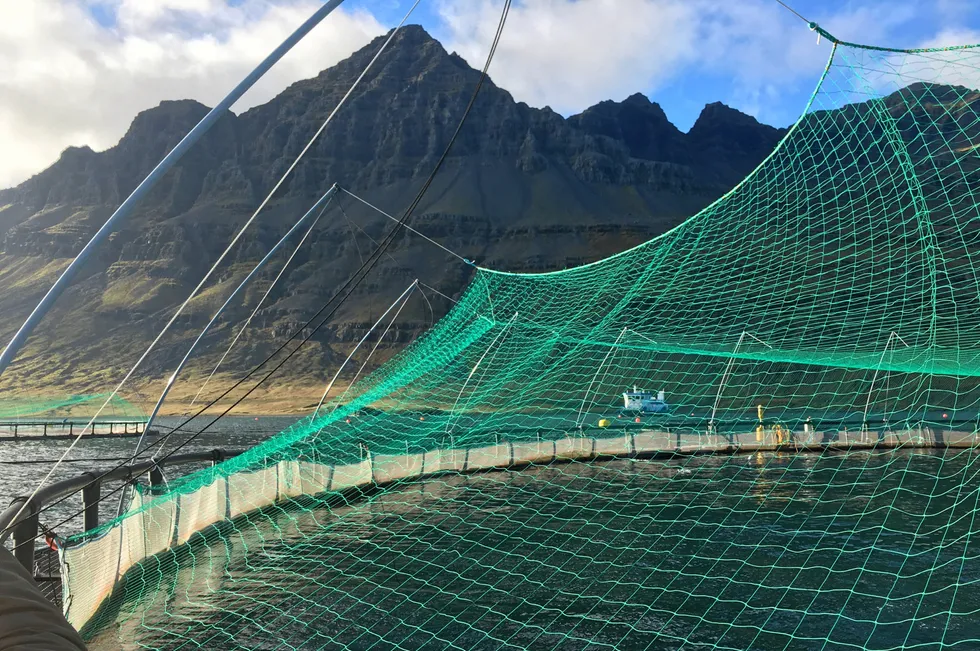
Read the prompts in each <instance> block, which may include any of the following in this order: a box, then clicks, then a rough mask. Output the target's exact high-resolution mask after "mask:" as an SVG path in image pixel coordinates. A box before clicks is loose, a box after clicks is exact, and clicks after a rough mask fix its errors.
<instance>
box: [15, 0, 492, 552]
mask: <svg viewBox="0 0 980 651" xmlns="http://www.w3.org/2000/svg"><path fill="white" fill-rule="evenodd" d="M415 4H416V5H417V4H418V2H416V3H415ZM510 6H511V0H505V2H504V7H503V10H502V12H501V15H500V21H499V23H498V25H497V31H496V33H495V35H494V40H493V44H492V46H491V48H490V52H489V54H488V55H487V59H486V62H485V63H484V65H483V70H482V71H481V74H480V79H479V81H478V82H477V85H476V87H475V88H474V90H473V94H472V96H471V97H470V101H469V103H468V104H467V106H466V109H465V110H464V111H463V115H462V117H461V118H460V121H459V124H458V125H457V127H456V130H455V131H454V132H453V135H452V137H451V138H450V140H449V143H448V144H447V145H446V149H445V151H443V154H442V156H440V158H439V160H438V161H437V162H436V165H435V167H434V168H433V170H432V172H431V173H430V175H429V177H428V178H427V179H426V182H425V183H424V184H423V185H422V188H421V189H420V190H419V192H418V194H417V195H416V197H415V199H414V201H413V202H412V204H411V205H410V206H409V207H408V209H406V211H405V214H404V216H403V217H402V219H401V220H400V221H399V223H398V224H396V226H395V228H393V229H392V230H391V231H390V232H389V233H388V234H387V235H386V236H385V237H384V238H383V240H382V242H381V244H380V245H379V247H378V248H377V249H375V251H374V252H372V254H371V256H370V257H369V258H368V260H367V261H365V263H364V264H363V265H361V267H360V268H359V269H358V270H357V271H355V272H354V274H353V275H352V276H351V277H350V278H349V279H348V280H347V282H346V283H345V284H344V286H343V287H341V288H340V290H338V291H337V292H336V293H335V294H334V295H333V296H331V298H330V299H328V300H327V302H326V303H324V305H323V306H322V307H321V308H320V309H319V310H318V311H317V313H316V314H314V315H313V317H312V318H311V319H310V320H309V321H307V322H306V324H304V325H303V326H301V327H300V328H298V329H297V330H296V331H294V333H293V334H292V336H290V338H289V339H288V340H286V341H285V342H284V343H283V344H282V345H281V346H280V347H279V348H277V349H276V350H275V351H273V352H272V353H271V354H270V355H269V356H268V357H266V358H265V360H263V361H262V362H261V363H260V364H258V365H257V366H255V367H254V368H253V369H252V370H251V371H249V372H248V373H247V374H246V375H245V376H244V377H243V378H242V379H240V380H239V381H238V382H236V383H235V384H234V385H232V386H231V387H229V388H228V389H227V390H225V391H224V392H223V393H222V394H221V395H219V396H218V397H217V398H215V399H214V400H212V401H211V402H209V403H208V404H207V405H204V406H203V407H202V408H201V409H200V410H199V411H198V412H197V413H196V414H194V415H193V416H191V417H189V418H188V419H187V420H185V421H184V422H182V423H181V424H180V425H178V426H177V427H176V428H174V429H172V430H171V431H170V432H168V433H167V434H166V435H165V436H163V437H161V438H160V439H158V440H157V441H154V442H153V443H151V444H150V445H148V446H147V447H145V448H144V449H143V452H144V453H145V452H147V451H148V450H151V449H152V448H153V447H155V446H157V445H160V444H162V443H163V442H165V441H166V440H167V439H168V438H169V437H170V435H171V434H173V433H174V432H175V431H177V430H178V429H180V428H182V427H183V426H185V425H187V424H188V423H190V422H191V421H193V420H194V419H195V418H197V417H199V416H200V415H202V414H203V413H204V412H206V411H207V410H208V409H210V408H211V407H213V406H214V405H215V404H217V403H218V402H219V401H221V400H222V399H223V398H224V397H225V396H227V395H228V394H229V393H231V392H232V391H234V390H235V389H237V388H238V387H239V386H241V385H242V384H244V383H245V382H246V381H247V380H248V379H249V378H250V377H252V376H253V375H254V374H255V373H257V372H258V371H259V370H260V369H261V368H262V367H264V366H265V365H266V364H267V363H269V362H270V361H271V360H272V359H273V358H274V357H275V356H276V355H278V354H279V353H280V352H281V351H282V350H284V349H285V348H286V346H288V345H289V344H290V343H292V341H293V340H295V339H296V338H297V337H298V336H299V335H300V333H302V332H303V330H305V329H306V328H307V327H309V326H310V325H311V324H312V323H313V322H314V321H316V320H317V318H319V316H320V315H321V314H322V313H323V312H325V311H326V310H327V309H328V308H329V307H330V305H331V304H332V303H333V301H334V300H336V299H337V297H339V296H340V295H341V294H343V293H344V292H345V291H346V292H347V293H346V295H345V296H344V297H343V298H342V299H341V300H340V302H339V303H338V304H337V305H335V306H334V307H333V309H331V310H330V312H329V313H328V314H327V316H325V317H324V318H323V320H322V321H320V323H319V324H318V325H317V326H316V327H315V328H313V330H312V331H311V332H310V334H309V335H307V336H306V337H305V338H304V339H303V340H302V341H301V342H300V343H299V345H297V346H296V348H294V349H293V350H292V352H290V353H289V354H288V355H287V356H286V357H285V358H284V359H283V360H282V361H280V362H279V363H278V364H276V366H275V367H273V368H272V370H271V371H269V372H268V373H267V374H266V375H265V376H263V377H262V378H261V379H260V380H259V381H258V382H257V383H256V384H255V385H254V386H253V387H252V388H250V389H249V390H248V391H246V392H245V394H244V395H242V396H241V397H240V398H238V399H237V400H236V401H235V402H234V403H232V404H231V405H230V406H229V407H228V408H227V409H225V410H224V411H223V412H221V413H220V414H218V415H217V416H216V417H215V418H214V419H213V420H212V421H211V422H209V423H208V424H207V425H205V426H204V427H203V428H202V429H200V430H198V431H197V432H196V433H195V434H193V435H191V436H190V437H189V438H188V439H187V440H185V441H184V442H183V443H181V444H180V445H178V446H176V447H175V448H174V449H172V450H170V452H168V453H167V454H165V455H163V456H162V457H161V458H160V459H159V462H161V463H162V462H164V461H166V459H167V458H169V457H170V456H172V455H173V454H175V453H176V452H178V451H179V450H181V449H182V448H183V447H184V446H186V445H187V444H189V443H191V442H192V441H193V440H194V439H196V438H197V437H198V436H200V435H201V434H203V433H204V432H206V431H207V430H208V429H209V428H210V427H211V426H212V425H214V424H215V423H216V422H218V421H219V420H220V419H221V418H223V417H224V416H226V415H227V414H228V413H229V412H231V410H232V409H234V408H235V407H236V406H238V405H239V404H240V403H241V402H242V401H243V400H244V399H245V398H247V397H248V396H249V395H251V393H252V392H253V391H255V390H256V389H258V388H259V387H260V386H261V385H262V384H264V383H265V382H266V380H268V379H269V378H270V377H272V375H273V374H274V373H275V372H276V371H278V370H279V369H280V368H281V367H282V366H283V365H284V364H285V363H286V362H287V361H289V360H290V359H291V358H292V356H293V355H295V354H296V353H297V352H299V350H300V349H301V348H302V347H303V345H304V344H306V343H307V342H309V341H310V339H312V338H313V337H314V336H315V335H316V333H317V332H318V331H319V330H320V328H322V327H323V326H324V325H325V324H326V323H327V322H328V321H329V320H330V319H331V318H332V317H333V315H334V314H336V312H337V310H339V309H340V307H341V306H342V305H343V303H344V301H346V300H347V298H349V297H350V295H351V294H352V293H353V292H354V290H355V289H357V287H358V285H360V283H361V282H362V281H363V280H364V278H365V277H366V276H367V274H368V273H369V272H370V271H371V269H373V268H374V266H375V265H376V264H377V262H378V260H380V259H381V256H382V255H384V254H385V252H386V251H387V249H388V247H389V246H391V243H392V242H393V241H394V237H395V236H396V235H397V234H398V233H399V231H400V230H401V226H404V225H406V222H407V221H408V219H410V218H411V216H412V214H413V213H414V211H415V209H416V208H417V207H418V205H419V203H420V202H421V201H422V198H423V197H424V196H425V193H426V191H427V190H428V189H429V187H430V186H431V185H432V182H433V180H434V179H435V177H436V174H437V173H438V172H439V170H440V168H441V167H442V164H443V163H444V162H445V160H446V158H447V157H448V156H449V152H450V151H451V149H452V147H453V145H454V144H455V142H456V139H457V138H458V137H459V134H460V132H461V131H462V128H463V125H464V124H465V123H466V119H467V117H469V114H470V112H471V111H472V109H473V105H474V104H475V103H476V98H477V96H478V95H479V93H480V90H481V89H482V88H483V84H484V83H485V82H486V80H487V78H488V70H489V68H490V63H491V61H492V60H493V57H494V54H495V53H496V51H497V46H498V44H499V42H500V37H501V35H502V33H503V29H504V25H505V24H506V22H507V16H508V14H509V12H510ZM414 8H415V5H413V6H412V9H414ZM407 17H408V16H407V15H406V17H405V18H406V19H407ZM402 22H404V19H403V21H402ZM136 458H138V455H133V456H131V457H130V458H129V461H135V460H136ZM127 463H128V462H127ZM120 465H124V464H120ZM116 467H117V468H118V467H119V466H116ZM114 469H115V468H113V469H112V470H114ZM112 470H108V471H106V472H105V473H104V474H103V475H101V476H99V477H97V478H95V479H93V480H92V482H90V483H89V485H91V484H93V483H95V482H97V481H100V480H101V479H102V477H104V476H105V475H107V474H109V473H110V472H112ZM118 490H120V489H119V488H116V489H113V490H112V491H108V492H106V493H104V494H103V495H102V496H101V497H100V498H99V500H98V501H99V502H101V501H103V500H105V499H108V498H109V497H110V496H111V495H113V494H114V493H115V492H117V491H118ZM35 492H36V491H35ZM69 497H70V496H65V497H63V498H61V499H59V500H56V501H54V502H52V503H51V504H49V505H47V506H46V507H44V508H42V509H39V511H38V514H40V513H43V512H44V511H47V510H50V509H51V508H52V507H54V506H55V505H56V504H59V503H61V502H63V501H65V500H67V499H68V498H69ZM27 503H28V502H25V505H26V504H27ZM21 511H23V507H22V508H21ZM82 513H84V511H78V512H76V513H75V514H73V515H71V516H70V517H69V518H66V519H65V520H62V521H61V522H60V523H59V524H57V525H55V526H56V527H58V526H61V525H62V524H65V523H67V522H69V521H70V520H72V519H74V518H76V517H78V516H79V515H80V514H82ZM19 514H20V512H18V514H17V515H19ZM16 517H17V516H15V518H14V519H15V520H16ZM11 528H12V527H11V526H8V527H7V528H5V529H3V530H0V539H2V538H3V537H4V536H6V535H8V533H9V531H10V530H11ZM27 542H28V541H25V542H23V543H19V545H20V544H27ZM19 545H18V546H19Z"/></svg>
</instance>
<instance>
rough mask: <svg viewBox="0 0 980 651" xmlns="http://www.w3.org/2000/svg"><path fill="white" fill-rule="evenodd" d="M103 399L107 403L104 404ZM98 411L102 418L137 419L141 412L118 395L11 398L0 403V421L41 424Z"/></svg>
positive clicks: (81, 416)
mask: <svg viewBox="0 0 980 651" xmlns="http://www.w3.org/2000/svg"><path fill="white" fill-rule="evenodd" d="M106 400H108V401H109V402H108V403H107V404H106ZM103 405H105V407H104V408H103V409H102V413H103V414H105V417H107V418H108V417H125V418H139V417H141V416H142V415H143V412H142V410H140V409H138V408H137V407H136V406H135V405H133V404H132V403H130V402H129V401H128V400H126V399H125V398H122V397H120V396H118V395H111V396H110V395H109V394H105V393H96V394H82V395H72V396H24V395H19V396H13V397H6V398H4V399H3V400H0V421H9V422H18V421H21V420H26V421H27V422H31V421H45V420H51V419H59V418H63V417H68V416H70V417H72V418H76V419H77V418H84V417H85V416H91V415H93V414H95V413H96V412H97V411H99V408H101V407H103Z"/></svg>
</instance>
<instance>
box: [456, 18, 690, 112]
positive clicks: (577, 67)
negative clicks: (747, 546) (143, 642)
mask: <svg viewBox="0 0 980 651" xmlns="http://www.w3.org/2000/svg"><path fill="white" fill-rule="evenodd" d="M500 4H501V3H500V2H498V1H496V0H455V1H453V2H448V1H445V0H444V1H443V2H441V3H440V4H439V5H438V10H439V13H440V16H441V18H442V19H443V21H444V23H445V26H446V29H447V31H448V34H447V38H446V47H447V49H450V50H456V51H457V52H459V54H460V55H461V56H462V57H463V58H464V59H466V60H467V61H468V62H469V63H470V64H471V65H473V66H479V65H480V64H481V63H482V62H483V61H484V60H485V58H486V53H487V50H488V48H489V46H490V43H491V42H492V40H493V34H494V32H495V30H496V27H497V21H498V18H499V15H500ZM697 26H698V16H697V13H696V7H695V6H694V3H691V2H687V1H685V0H594V1H588V2H586V1H574V0H534V1H533V2H527V3H524V4H520V5H518V4H515V5H514V6H513V7H512V9H511V12H510V16H509V18H508V22H507V26H506V29H505V31H504V35H503V37H502V38H501V41H500V45H499V47H498V49H497V52H496V54H495V56H494V60H493V67H492V69H491V76H492V77H493V79H494V81H496V82H497V83H498V84H499V85H501V86H503V87H504V88H506V89H507V90H509V91H511V92H512V93H513V94H514V96H515V97H516V98H517V99H518V100H521V101H525V102H528V103H529V104H532V105H534V106H544V105H546V104H547V105H550V106H552V107H553V108H555V109H556V110H558V111H560V112H567V111H568V110H579V109H581V108H584V107H585V106H588V105H590V104H593V103H595V102H597V101H600V100H603V99H609V98H610V97H614V98H621V97H623V96H625V95H628V94H630V93H633V92H636V91H637V90H640V89H642V88H650V87H655V86H657V85H659V84H661V83H663V82H664V81H666V80H667V79H668V78H670V76H671V75H673V74H674V73H675V72H676V71H677V70H678V69H680V68H682V67H683V66H685V65H686V64H687V63H689V62H690V61H691V60H693V59H695V58H696V57H697V39H696V36H697Z"/></svg>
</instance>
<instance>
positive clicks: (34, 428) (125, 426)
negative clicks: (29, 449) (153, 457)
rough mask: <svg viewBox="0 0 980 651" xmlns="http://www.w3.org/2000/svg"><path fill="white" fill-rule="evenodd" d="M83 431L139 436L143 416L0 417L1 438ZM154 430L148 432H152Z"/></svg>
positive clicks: (73, 434)
mask: <svg viewBox="0 0 980 651" xmlns="http://www.w3.org/2000/svg"><path fill="white" fill-rule="evenodd" d="M82 431H84V432H85V433H84V435H83V436H84V437H85V438H127V437H135V436H142V435H143V432H144V431H146V421H145V420H100V421H96V422H94V423H92V424H91V427H89V422H88V421H87V420H84V421H72V420H48V421H43V420H17V421H0V442H5V441H43V440H47V439H53V440H58V439H73V438H75V437H76V436H77V435H78V433H79V432H82ZM153 433H154V431H153V430H150V432H148V434H150V435H152V434H153Z"/></svg>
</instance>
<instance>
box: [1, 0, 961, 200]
mask: <svg viewBox="0 0 980 651" xmlns="http://www.w3.org/2000/svg"><path fill="white" fill-rule="evenodd" d="M414 2H415V0H346V2H344V4H343V5H342V6H341V8H340V9H338V10H337V11H335V12H334V13H333V14H331V15H330V16H328V17H327V19H326V20H325V21H324V22H323V23H322V24H321V25H320V26H318V27H317V28H316V29H315V30H313V31H312V32H311V33H310V34H309V36H308V37H307V38H306V39H305V40H304V41H303V42H302V43H301V44H300V45H299V46H297V47H296V48H295V49H294V50H293V52H291V53H290V54H289V55H287V56H286V57H285V58H284V59H283V60H282V61H281V62H280V63H279V64H278V65H277V66H276V67H275V68H274V69H273V70H272V71H270V73H269V74H268V75H267V76H266V77H265V78H263V79H262V80H261V81H260V82H259V83H258V84H257V85H256V86H255V88H253V89H252V90H251V91H249V93H247V94H246V95H245V96H244V97H243V98H242V99H241V100H239V102H238V103H237V104H236V105H235V106H234V107H233V109H234V110H235V111H236V112H240V111H242V110H245V109H247V108H249V107H251V106H255V105H257V104H261V103H263V102H266V101H268V100H269V99H271V98H272V97H274V96H275V95H276V94H277V93H279V92H280V91H282V90H283V89H284V88H285V87H286V86H287V85H289V84H290V83H292V82H294V81H297V80H299V79H303V78H307V77H311V76H313V75H315V74H316V73H317V72H319V71H320V70H322V69H324V68H327V67H329V66H331V65H333V64H335V63H337V62H338V61H340V60H342V59H343V58H345V57H346V56H348V55H350V53H351V52H353V51H354V50H356V49H358V48H360V47H362V46H363V45H365V44H366V43H367V42H368V41H369V40H370V39H371V38H373V37H375V36H378V35H380V34H383V33H385V32H386V31H387V30H388V29H390V28H391V27H393V26H395V25H396V24H397V23H398V22H399V21H401V19H402V18H403V16H404V15H405V14H406V12H408V10H409V9H410V7H411V5H412V4H413V3H414ZM502 2H503V0H419V3H418V6H417V8H416V9H415V10H414V12H413V13H412V15H411V17H410V18H409V20H408V22H409V23H418V24H421V25H423V26H424V27H425V28H426V29H427V30H428V31H429V33H431V34H432V35H433V36H435V37H436V38H438V39H439V40H440V41H441V42H442V43H443V44H444V45H445V46H446V49H448V50H449V51H456V52H458V53H459V54H460V55H461V56H463V57H464V58H465V59H466V60H467V61H468V62H469V63H470V64H471V65H473V66H474V67H480V66H481V65H482V62H483V60H484V58H485V56H486V52H487V49H488V48H489V45H490V42H491V40H492V37H493V32H494V30H495V28H496V24H497V20H498V17H499V12H500V8H501V6H502ZM319 4H320V3H319V0H0V188H3V187H9V186H12V185H15V184H17V183H19V182H21V181H23V180H25V179H27V178H28V177H30V176H31V175H32V174H35V173H37V172H39V171H41V170H42V169H44V168H45V167H47V166H48V165H50V164H52V163H53V162H54V161H55V160H56V159H57V158H58V156H59V155H60V153H61V152H62V151H63V150H64V149H65V148H66V147H68V146H70V145H75V146H80V145H88V146H90V147H92V148H93V149H95V150H103V149H106V148H108V147H111V146H112V145H114V144H115V143H116V142H118V140H119V138H120V137H121V136H122V135H123V134H124V133H125V131H126V129H127V127H128V126H129V124H130V122H131V121H132V119H133V117H134V116H135V115H136V114H137V113H138V112H139V111H142V110H145V109H147V108H151V107H153V106H156V105H157V104H159V103H160V101H162V100H166V99H181V98H193V99H197V100H199V101H201V102H204V103H205V104H208V105H214V104H215V103H216V102H217V101H219V100H220V99H221V97H223V96H224V94H225V93H226V92H227V91H228V90H230V89H231V88H232V87H233V86H234V85H235V84H236V83H237V82H238V80H239V79H240V78H241V77H243V76H244V75H245V74H247V73H248V72H249V71H250V70H251V69H252V67H254V65H255V64H256V63H258V61H260V60H261V59H262V58H264V57H265V56H266V55H267V54H268V53H269V52H270V51H271V50H272V49H273V48H274V47H276V45H278V44H279V42H280V41H281V40H282V39H283V38H285V36H286V35H287V34H288V33H290V32H291V31H292V30H293V29H294V28H295V27H296V26H298V25H299V24H300V23H302V22H303V20H305V18H306V17H307V16H308V15H310V14H311V13H312V12H313V11H314V10H315V8H316V7H317V6H318V5H319ZM788 4H790V5H791V6H793V8H794V9H796V11H798V12H799V13H800V14H802V15H803V16H805V17H806V18H808V19H809V20H812V21H815V22H817V23H819V24H820V25H821V26H822V27H823V28H824V29H826V30H827V31H828V32H830V33H832V34H834V35H835V36H836V37H837V38H838V39H840V40H844V41H851V42H858V43H865V44H878V45H886V46H890V47H901V48H908V47H920V46H936V45H952V44H963V43H978V42H980V2H977V1H976V0H928V1H924V0H789V1H788ZM829 53H830V48H829V45H828V43H827V41H826V39H823V41H822V42H821V43H818V42H817V39H816V35H815V34H814V33H813V32H811V31H810V30H809V29H808V28H807V26H806V24H805V23H804V22H802V21H801V20H800V19H799V18H797V17H795V16H794V15H793V14H791V13H790V12H789V11H787V10H786V9H784V8H783V7H781V6H780V5H779V4H778V3H777V2H776V0H514V4H513V8H512V10H511V13H510V17H509V19H508V23H507V27H506V30H505V32H504V35H503V38H502V40H501V43H500V47H499V49H498V51H497V54H496V56H495V58H494V61H493V65H492V66H491V69H490V75H491V77H492V78H493V80H494V81H495V82H496V83H497V84H498V85H500V86H502V87H504V88H506V89H507V90H509V91H511V93H512V94H513V95H514V97H515V99H517V100H519V101H524V102H527V103H528V104H530V105H532V106H537V107H544V106H550V107H551V108H552V109H554V110H556V111H558V112H559V113H561V114H563V115H571V114H574V113H578V112H580V111H582V110H584V109H585V108H587V107H589V106H591V105H593V104H595V103H597V102H599V101H602V100H604V99H613V100H622V99H624V98H626V97H627V96H629V95H631V94H633V93H635V92H642V93H644V94H645V95H647V96H648V97H650V98H651V99H652V100H653V101H656V102H658V103H659V104H660V105H661V106H662V107H663V108H664V110H665V111H666V113H667V116H668V117H669V118H670V119H671V121H672V122H673V123H674V124H675V125H677V126H678V128H680V129H682V130H685V131H686V130H687V129H689V128H690V127H691V125H692V124H693V123H694V121H695V120H696V119H697V116H698V114H699V113H700V111H701V109H702V108H703V107H704V105H705V104H707V103H709V102H715V101H721V102H724V103H726V104H728V105H729V106H732V107H735V108H737V109H739V110H741V111H744V112H746V113H749V114H751V115H753V116H755V117H756V118H758V119H759V120H760V121H762V122H765V123H768V124H773V125H776V126H787V125H789V124H791V123H792V122H794V121H795V120H796V118H797V117H798V116H799V114H800V112H801V111H802V109H803V107H804V106H805V104H806V101H807V98H808V97H809V95H810V94H811V92H812V91H813V89H814V87H815V85H816V83H817V80H818V78H819V75H820V73H821V71H822V70H823V67H824V65H825V64H826V61H827V57H828V56H829Z"/></svg>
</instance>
